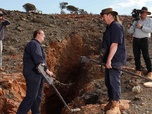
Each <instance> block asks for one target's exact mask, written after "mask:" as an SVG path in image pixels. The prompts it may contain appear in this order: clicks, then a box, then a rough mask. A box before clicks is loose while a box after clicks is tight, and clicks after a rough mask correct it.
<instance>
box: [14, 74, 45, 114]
mask: <svg viewBox="0 0 152 114" xmlns="http://www.w3.org/2000/svg"><path fill="white" fill-rule="evenodd" d="M24 77H25V79H26V87H27V88H26V96H25V97H24V99H23V101H22V102H21V104H20V106H19V108H18V111H17V113H16V114H27V113H28V111H29V110H30V109H31V111H32V114H40V112H39V107H40V103H41V100H42V90H43V82H44V81H43V77H42V75H38V74H35V73H32V74H30V75H24Z"/></svg>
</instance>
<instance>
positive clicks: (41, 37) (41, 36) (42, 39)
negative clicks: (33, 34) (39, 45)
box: [38, 31, 45, 42]
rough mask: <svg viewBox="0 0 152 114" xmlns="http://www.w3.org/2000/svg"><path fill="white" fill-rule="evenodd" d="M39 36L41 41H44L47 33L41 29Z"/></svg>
mask: <svg viewBox="0 0 152 114" xmlns="http://www.w3.org/2000/svg"><path fill="white" fill-rule="evenodd" d="M38 38H39V41H40V42H43V41H44V38H45V34H44V32H43V31H40V32H39V33H38Z"/></svg>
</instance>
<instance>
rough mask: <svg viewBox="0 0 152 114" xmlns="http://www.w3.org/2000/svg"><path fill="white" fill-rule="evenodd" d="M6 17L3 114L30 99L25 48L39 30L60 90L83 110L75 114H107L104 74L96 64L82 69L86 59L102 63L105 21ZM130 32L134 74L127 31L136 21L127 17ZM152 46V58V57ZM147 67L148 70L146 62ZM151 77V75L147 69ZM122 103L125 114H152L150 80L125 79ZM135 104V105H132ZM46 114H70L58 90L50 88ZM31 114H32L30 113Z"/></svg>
mask: <svg viewBox="0 0 152 114" xmlns="http://www.w3.org/2000/svg"><path fill="white" fill-rule="evenodd" d="M1 10H2V11H3V12H4V17H5V18H6V19H8V20H10V21H11V25H9V26H7V27H6V28H5V39H4V42H3V44H4V49H3V67H4V68H5V71H4V72H0V114H15V113H16V110H17V108H18V106H19V103H20V102H21V100H22V98H23V97H24V96H25V90H26V85H25V80H24V78H23V75H22V66H23V64H22V57H23V51H24V47H25V45H26V43H27V42H29V41H30V40H31V38H32V33H33V31H34V30H36V29H39V28H41V29H43V30H44V32H45V34H46V40H45V42H44V43H43V47H44V48H45V50H46V55H47V63H48V67H49V69H50V70H52V71H53V72H54V73H55V75H56V77H55V78H56V80H58V81H60V82H62V83H65V84H66V85H62V84H60V83H56V84H55V86H56V87H57V88H58V90H59V91H60V93H61V95H62V96H63V98H64V99H65V101H66V102H67V104H68V106H69V107H70V108H81V111H79V112H75V114H103V113H104V112H103V110H102V107H103V104H105V103H106V102H107V90H106V87H105V85H104V72H103V71H101V66H100V65H97V64H95V63H93V62H91V63H81V56H86V57H88V58H93V59H96V60H98V55H99V45H100V42H101V40H102V34H103V32H104V30H105V24H104V23H102V21H101V20H100V19H99V15H91V14H90V15H74V14H66V15H65V14H64V15H59V14H52V15H46V14H33V13H31V14H26V13H25V12H19V11H8V10H4V9H1ZM121 20H122V24H123V26H124V28H125V36H126V48H127V64H126V66H125V67H124V69H125V70H127V71H130V72H134V60H133V55H132V37H131V35H129V34H128V33H127V31H126V26H127V24H128V23H130V22H131V17H129V16H121ZM149 41H150V55H151V56H152V49H151V45H152V42H151V40H149ZM142 63H143V66H144V67H145V64H144V62H143V59H142ZM143 74H144V75H145V69H144V68H143ZM121 82H122V100H121V105H123V106H124V107H123V108H125V110H122V114H152V97H151V93H152V89H151V88H146V87H144V86H143V83H144V82H147V80H145V79H142V78H138V79H133V78H132V75H130V74H127V73H124V72H123V73H122V77H121ZM128 104H129V105H128ZM41 113H42V114H70V112H69V111H68V110H67V108H65V107H64V105H63V103H62V102H61V100H60V99H59V97H58V96H57V95H56V93H55V92H54V90H53V89H52V88H50V87H48V85H47V84H45V87H44V95H43V100H42V104H41ZM29 114H30V112H29Z"/></svg>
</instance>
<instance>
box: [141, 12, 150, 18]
mask: <svg viewBox="0 0 152 114" xmlns="http://www.w3.org/2000/svg"><path fill="white" fill-rule="evenodd" d="M140 15H141V18H143V19H145V18H146V17H147V15H148V14H147V12H141V13H140Z"/></svg>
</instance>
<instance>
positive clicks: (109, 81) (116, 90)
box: [105, 63, 122, 101]
mask: <svg viewBox="0 0 152 114" xmlns="http://www.w3.org/2000/svg"><path fill="white" fill-rule="evenodd" d="M112 67H113V68H119V69H121V68H122V64H121V63H115V64H112ZM120 75H121V71H120V70H116V69H105V85H106V87H107V89H108V97H109V100H116V101H119V100H120V94H121V85H120Z"/></svg>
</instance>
